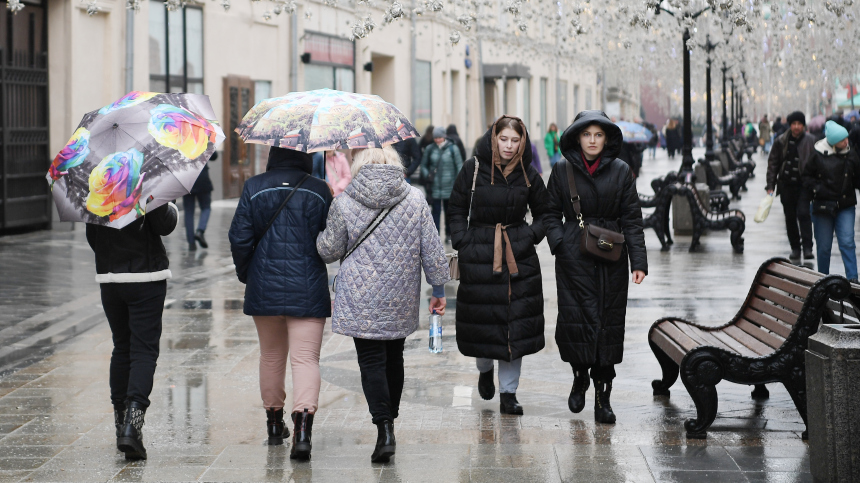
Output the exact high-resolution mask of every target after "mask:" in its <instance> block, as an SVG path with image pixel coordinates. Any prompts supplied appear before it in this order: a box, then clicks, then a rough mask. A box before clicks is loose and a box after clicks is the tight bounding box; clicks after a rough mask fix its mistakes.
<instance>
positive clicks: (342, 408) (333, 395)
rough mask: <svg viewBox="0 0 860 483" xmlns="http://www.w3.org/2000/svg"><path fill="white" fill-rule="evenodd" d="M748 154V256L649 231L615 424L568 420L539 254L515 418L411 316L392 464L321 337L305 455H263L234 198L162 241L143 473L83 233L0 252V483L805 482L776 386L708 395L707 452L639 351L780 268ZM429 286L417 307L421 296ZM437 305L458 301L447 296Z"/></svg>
mask: <svg viewBox="0 0 860 483" xmlns="http://www.w3.org/2000/svg"><path fill="white" fill-rule="evenodd" d="M696 154H697V155H700V154H701V151H700V150H697V152H696ZM755 159H756V160H757V162H758V164H759V165H758V167H757V169H756V174H757V176H756V178H754V179H752V180H750V181H749V183H748V186H749V189H750V191H749V192H748V193H743V199H742V200H741V201H739V202H733V203H732V207H733V208H740V209H741V210H743V211H744V212H745V213H746V215H747V220H748V222H747V229H746V232H745V235H744V236H745V238H746V250H745V253H744V254H741V255H739V254H735V253H733V251H732V249H731V244H730V242H729V235H728V232H713V233H711V234H709V235H708V236H705V237H703V238H702V240H701V241H702V245H701V247H700V249H699V251H698V252H697V253H688V252H687V249H688V248H689V243H690V237H681V236H678V237H675V240H676V242H675V245H674V246H673V247H672V249H671V250H670V251H669V252H660V250H659V248H660V244H659V242H658V241H657V238H656V236H655V235H654V233H653V231H651V230H648V231H647V232H646V242H647V244H648V247H649V251H648V255H649V262H650V274H649V276H648V278H646V280H645V282H644V283H643V285H641V286H634V287H631V291H630V297H631V298H630V303H629V309H628V318H627V333H626V345H625V359H624V362H623V363H622V364H621V365H619V367H618V368H617V372H618V378H617V379H616V380H615V383H614V390H613V393H612V405H613V408H614V409H615V412H616V414H617V415H618V422H617V424H615V425H614V426H607V425H599V424H596V423H595V422H594V420H593V419H594V416H593V411H592V409H591V407H592V404H593V390H592V391H589V395H588V399H587V404H586V409H585V410H584V411H583V412H582V413H580V414H572V413H570V412H569V411H568V409H567V396H568V393H569V391H570V385H571V382H572V374H571V370H570V367H569V366H567V365H566V364H564V363H563V362H562V361H561V360H560V359H559V357H558V349H557V347H556V346H555V341H554V338H553V334H554V331H555V318H556V315H557V300H556V288H555V276H554V270H553V259H552V257H551V255H550V253H549V248H548V247H547V245H546V243H545V242H544V243H543V244H541V246H540V247H539V255H540V257H541V262H542V264H543V270H544V295H545V300H546V319H547V324H546V339H547V347H546V348H545V349H544V350H542V351H541V352H540V353H538V354H535V355H532V356H527V357H526V358H525V359H524V362H523V370H522V379H521V381H520V386H519V390H518V392H517V396H518V398H519V400H520V402H521V403H522V404H523V406H524V408H525V415H524V416H520V417H518V416H508V415H500V414H499V411H498V409H499V408H498V396H497V397H496V398H495V399H493V400H492V401H484V400H482V399H481V398H480V396H478V392H477V389H476V383H477V378H478V373H477V370H476V369H475V365H474V360H473V359H470V358H466V357H463V356H461V355H460V354H459V352H458V351H457V350H456V343H455V340H454V334H455V329H454V317H453V314H454V310H451V311H450V312H449V315H446V316H445V318H444V337H443V340H444V345H445V350H444V352H443V353H441V354H430V353H429V352H428V350H427V342H428V341H427V329H426V327H427V321H426V319H422V325H421V327H422V328H421V330H419V331H418V332H416V333H415V334H413V335H412V336H410V337H409V338H408V339H407V343H406V352H405V360H406V385H405V389H404V397H403V406H402V409H401V411H400V417H399V419H398V420H397V422H396V426H395V431H396V434H397V440H398V443H399V444H398V447H397V456H396V457H395V458H394V459H393V460H392V462H391V463H388V464H371V463H370V453H371V451H372V449H373V445H374V443H375V440H376V430H375V427H374V426H373V425H372V424H371V423H370V416H369V414H368V412H367V406H366V403H365V400H364V397H363V395H362V392H361V381H360V377H359V372H358V366H357V363H356V358H355V349H354V346H353V344H352V341H351V340H350V339H348V338H346V337H342V336H339V335H335V334H332V333H331V331H330V330H329V327H328V325H327V329H326V332H325V336H324V339H323V347H322V354H321V361H320V365H321V373H322V379H323V384H322V390H321V394H320V409H319V411H318V413H317V416H316V420H315V424H314V450H313V458H312V460H311V461H310V462H295V461H291V460H290V459H289V446H288V445H284V446H279V447H269V446H266V445H265V414H264V411H263V409H262V407H261V406H262V404H261V401H260V396H259V386H258V380H257V377H258V369H257V366H258V357H259V350H258V343H257V336H256V331H255V329H254V325H253V323H252V321H251V319H250V317H247V316H245V315H243V314H242V310H241V307H242V296H243V285H241V284H240V283H239V282H238V281H237V280H236V278H235V275H234V274H233V272H232V266H231V259H230V255H229V244H228V241H227V237H226V231H227V228H228V227H229V223H230V220H231V217H232V212H233V209H234V208H235V202H231V201H222V202H217V203H215V207H214V209H213V214H212V219H211V222H210V227H209V230H207V239H208V240H209V242H210V248H209V249H208V250H202V249H200V250H198V251H197V252H196V253H189V252H188V251H187V246H186V243H185V240H184V231H183V230H181V227H180V229H177V231H176V232H175V233H173V234H172V235H171V236H170V237H168V238H167V239H166V240H165V243H166V245H167V246H168V251H169V254H170V259H171V269H172V270H173V273H174V279H173V280H172V281H171V282H170V283H169V284H168V285H169V289H168V301H167V303H166V309H165V312H164V334H163V337H162V341H161V351H162V352H161V357H160V358H159V365H158V370H157V372H156V381H155V387H154V390H153V393H152V397H151V399H152V406H151V408H150V410H149V411H148V413H147V418H146V426H145V428H144V434H145V441H146V444H147V448H148V450H149V460H147V461H142V462H127V461H126V460H125V459H124V458H123V456H122V454H121V453H118V452H117V451H116V449H115V446H114V442H115V438H114V434H113V432H114V428H113V419H112V408H111V406H110V401H109V397H108V394H109V391H108V378H107V374H108V363H109V357H110V351H111V349H112V344H111V338H110V330H109V328H108V326H107V323H106V320H105V318H104V315H103V313H102V311H101V307H100V305H99V304H100V300H99V295H98V286H97V284H96V283H95V282H94V272H95V270H94V264H93V255H92V252H91V251H90V249H89V247H88V246H87V244H86V240H85V237H84V230H83V226H82V225H77V227H76V229H75V230H73V231H66V230H53V231H48V232H39V233H31V234H26V235H20V236H12V237H6V238H0V267H2V277H0V481H337V482H343V481H386V482H406V481H432V482H448V481H476V482H482V481H493V482H498V481H599V482H602V481H606V482H618V481H630V482H651V481H660V482H662V481H677V482H684V481H701V480H708V481H711V482H721V481H731V482H744V481H749V482H760V481H761V482H764V481H768V482H783V481H785V482H788V481H792V482H794V481H811V476H810V474H809V452H808V447H807V444H806V443H805V442H803V441H802V440H801V438H800V433H801V431H803V429H804V426H803V423H802V421H801V419H800V416H799V415H798V413H797V411H796V410H795V408H794V405H793V403H792V402H791V399H790V398H789V396H788V393H787V392H786V391H785V390H784V389H783V388H782V387H781V386H779V385H770V386H769V389H770V394H771V397H770V399H768V400H766V401H763V402H756V401H753V400H752V399H751V398H750V390H751V388H750V387H747V386H739V385H735V384H731V383H727V382H723V383H721V384H720V385H719V386H718V391H719V404H720V407H719V413H718V416H717V419H716V421H715V423H714V424H713V426H712V427H711V428H710V430H709V432H708V438H707V439H706V440H687V439H686V437H685V432H684V429H683V421H684V420H685V419H686V418H689V417H693V416H694V414H695V409H694V406H693V403H692V400H691V399H690V398H689V396H688V395H687V394H686V391H685V390H684V387H683V384H682V383H681V382H680V381H679V382H677V383H676V384H675V386H673V388H672V396H671V398H665V397H654V396H652V394H651V380H652V379H655V378H658V377H659V376H660V367H659V365H658V363H657V361H656V359H655V358H654V356H653V355H652V353H651V350H650V348H649V347H648V343H647V340H646V334H647V330H648V328H649V327H650V325H651V324H652V323H653V322H654V321H655V320H656V319H658V318H660V317H663V316H667V315H673V316H681V317H685V318H688V319H690V320H694V321H697V322H699V323H703V324H711V325H717V324H720V323H724V322H726V321H728V320H729V319H730V318H731V317H732V316H733V315H734V314H735V312H736V311H737V310H738V308H739V307H740V305H741V303H742V301H743V299H744V297H745V296H746V292H747V290H748V288H749V284H750V283H751V281H752V278H753V276H754V274H755V271H756V270H757V269H758V267H759V265H760V264H761V263H762V262H763V261H764V260H766V259H767V258H769V257H772V256H777V255H782V256H786V255H787V254H788V251H789V247H788V242H787V239H786V238H785V234H784V233H785V228H784V225H783V218H782V213H781V206H780V205H779V203H777V204H776V205H775V206H774V208H773V210H772V212H771V215H770V218H769V219H768V220H767V222H766V223H764V224H756V223H754V222H753V221H752V217H753V215H754V213H755V210H756V208H757V206H758V202H759V201H760V199H761V197H762V195H763V193H764V191H763V186H764V172H765V164H766V162H765V160H764V158H763V157H762V156H761V155H757V156H756V158H755ZM679 164H680V158H676V160H674V161H669V160H667V159H666V158H665V152H663V153H658V159H656V160H650V159H648V158H647V153H646V160H645V163H644V166H643V169H642V176H641V180H642V181H640V183H639V186H640V189H641V190H642V192H643V193H647V194H650V193H651V189H650V186H649V184H650V180H651V178H653V177H655V176H658V175H662V174H665V172H667V171H669V170H674V169H677V167H678V165H679ZM838 257H839V255H838V251H837V250H834V258H833V261H832V263H831V267H832V269H833V272H834V273H844V272H843V269H842V263H841V259H839V258H838ZM330 273H331V274H334V273H336V267H331V268H330ZM422 290H423V291H424V293H425V294H426V296H427V297H429V294H430V287H428V286H426V284H425V286H424V287H423V288H422ZM446 291H447V293H448V295H449V306H454V305H455V298H456V282H455V283H449V284H448V286H447V287H446ZM426 303H427V302H426V300H425V301H424V304H425V306H426ZM422 313H423V312H422ZM288 377H289V373H288ZM288 388H289V381H288ZM288 400H289V394H288Z"/></svg>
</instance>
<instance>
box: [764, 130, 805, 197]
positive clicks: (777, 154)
mask: <svg viewBox="0 0 860 483" xmlns="http://www.w3.org/2000/svg"><path fill="white" fill-rule="evenodd" d="M790 136H791V130H788V131H785V132H784V133H783V134H780V135H779V136H777V137H776V138H775V139H774V140H773V146H772V147H771V149H770V154H769V155H768V156H767V183H766V185H765V189H766V190H768V191H770V190H772V189H773V188H774V187H775V186H776V185H777V183H779V182H780V181H781V180H780V179H779V178H780V176H781V174H782V173H780V170H782V164H783V163H784V162H785V157H786V156H787V155H788V138H789V137H790ZM814 145H815V137H814V136H813V135H812V134H809V133H808V132H804V133H803V137H801V139H800V142H798V143H797V156H798V159H799V161H798V166H799V167H800V173H801V176H802V173H803V168H804V167H805V166H806V163H807V162H808V161H809V159H810V158H811V157H812V154H813V152H814V151H815V149H814V147H813V146H814Z"/></svg>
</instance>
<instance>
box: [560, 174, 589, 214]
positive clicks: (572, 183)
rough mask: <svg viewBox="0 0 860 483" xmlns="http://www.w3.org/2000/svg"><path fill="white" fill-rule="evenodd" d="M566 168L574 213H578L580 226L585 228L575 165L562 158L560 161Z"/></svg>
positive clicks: (568, 190)
mask: <svg viewBox="0 0 860 483" xmlns="http://www.w3.org/2000/svg"><path fill="white" fill-rule="evenodd" d="M559 162H561V163H564V164H562V167H563V168H564V171H565V173H567V193H568V197H569V198H570V205H571V206H572V207H573V214H574V215H576V219H577V221H579V227H580V228H585V224H584V223H583V222H582V209H581V206H580V201H581V200H580V198H579V192H578V191H577V190H576V179H575V178H574V177H573V166H571V164H570V162H568V161H567V159H562V160H561V161H559Z"/></svg>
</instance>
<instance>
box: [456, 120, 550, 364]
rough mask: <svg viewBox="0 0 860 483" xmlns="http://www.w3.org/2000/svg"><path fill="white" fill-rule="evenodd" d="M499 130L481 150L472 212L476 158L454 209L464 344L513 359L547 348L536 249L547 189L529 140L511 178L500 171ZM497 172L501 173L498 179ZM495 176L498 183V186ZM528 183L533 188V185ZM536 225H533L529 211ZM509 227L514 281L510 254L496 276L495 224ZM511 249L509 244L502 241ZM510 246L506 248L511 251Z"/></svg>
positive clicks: (471, 350)
mask: <svg viewBox="0 0 860 483" xmlns="http://www.w3.org/2000/svg"><path fill="white" fill-rule="evenodd" d="M491 132H492V128H490V131H487V133H486V134H484V137H483V139H482V141H481V142H480V143H479V145H478V149H477V158H478V161H479V167H478V180H477V183H476V187H475V199H474V200H473V201H472V217H471V222H470V223H468V224H467V221H466V217H467V216H468V214H469V201H470V194H471V193H470V192H471V189H472V176H473V174H474V173H475V160H474V159H471V158H470V159H469V160H468V161H466V163H465V164H464V165H463V169H462V170H460V174H458V175H457V179H456V181H455V182H454V190H453V192H452V193H451V199H450V201H449V204H448V220H449V221H450V223H451V242H452V246H453V247H454V249H456V250H458V252H459V261H460V287H459V289H458V291H457V345H458V347H459V349H460V352H461V353H462V354H463V355H466V356H470V357H485V358H489V359H497V360H505V361H511V360H514V359H519V358H520V357H523V356H524V355H528V354H533V353H535V352H537V351H539V350H541V349H543V347H544V345H545V343H546V341H545V340H544V334H543V332H544V316H543V306H544V300H543V280H542V279H541V271H540V260H539V259H538V255H537V252H536V251H535V245H536V244H538V243H540V241H541V240H542V239H543V237H544V232H545V229H544V223H543V218H544V214H545V213H546V207H547V199H546V188H545V186H544V183H543V179H542V178H541V177H540V174H538V172H537V171H536V170H535V169H534V168H533V167H532V166H531V145H530V143H529V141H528V137H526V139H525V142H526V145H525V151H524V152H523V157H522V160H521V163H522V164H523V166H524V168H525V169H523V166H515V169H514V170H513V171H512V172H511V173H510V174H509V175H508V177H507V179H505V177H504V176H503V175H502V171H501V170H500V169H499V168H498V167H495V166H493V165H492V148H491V139H492V134H491ZM493 171H495V172H494V173H493ZM491 173H493V175H492V177H493V180H492V181H491ZM526 177H528V180H529V184H531V187H529V186H527V185H526ZM529 210H531V213H532V217H533V221H532V224H531V225H528V224H526V222H525V216H526V212H527V211H529ZM497 223H501V224H502V225H505V226H508V225H514V226H510V228H508V229H507V234H508V237H509V239H510V242H511V249H512V252H513V255H514V258H515V260H516V266H517V269H518V274H517V275H516V276H515V277H511V274H510V271H509V270H508V267H507V265H506V264H505V263H504V256H502V257H501V260H502V263H501V271H500V273H493V262H494V243H495V239H496V230H495V225H496V224H497ZM502 243H503V244H504V242H502ZM503 246H504V245H503Z"/></svg>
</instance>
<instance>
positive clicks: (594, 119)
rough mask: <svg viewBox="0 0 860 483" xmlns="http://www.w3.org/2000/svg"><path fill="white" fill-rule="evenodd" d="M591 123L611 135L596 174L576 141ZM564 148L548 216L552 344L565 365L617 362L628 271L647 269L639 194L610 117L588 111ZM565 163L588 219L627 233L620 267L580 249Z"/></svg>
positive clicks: (552, 184) (555, 172)
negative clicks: (554, 316) (554, 297)
mask: <svg viewBox="0 0 860 483" xmlns="http://www.w3.org/2000/svg"><path fill="white" fill-rule="evenodd" d="M594 123H597V124H600V125H601V127H602V128H603V130H604V131H605V132H606V133H607V144H606V146H605V147H604V150H603V154H602V156H601V161H600V165H599V166H598V168H597V171H595V173H594V176H592V175H590V174H588V171H587V170H586V168H585V164H584V163H583V162H582V157H581V155H580V148H579V141H578V140H579V133H580V131H582V130H583V129H585V128H586V127H588V126H589V125H590V124H594ZM560 144H561V152H562V154H563V155H564V157H565V159H567V163H556V165H555V166H553V169H552V175H551V176H550V179H549V184H548V186H547V191H548V192H549V214H548V215H547V217H546V224H547V241H548V242H549V246H550V249H551V250H552V253H553V254H554V255H555V257H556V258H555V272H556V284H557V287H558V323H557V325H556V330H555V340H556V343H557V344H558V349H559V353H560V354H561V358H562V360H564V361H565V362H569V363H572V364H577V365H588V366H595V365H598V366H606V365H611V364H618V363H620V362H621V359H622V356H623V352H624V319H625V316H626V313H627V285H628V281H629V277H630V271H631V270H642V271H643V272H645V273H647V272H648V259H647V254H646V252H645V236H644V232H643V228H642V210H641V208H640V207H639V195H638V194H637V192H636V184H635V182H634V180H633V176H632V175H631V172H630V167H629V166H628V165H627V164H626V163H625V162H624V161H621V160H620V159H616V158H615V156H616V155H617V154H618V151H619V150H620V148H621V131H620V130H619V129H618V127H617V126H615V125H614V124H612V122H610V121H609V119H606V118H604V117H603V116H602V115H600V114H596V113H594V111H586V113H585V114H584V115H583V116H582V117H578V119H577V120H576V121H574V123H573V124H572V125H571V126H570V127H569V128H567V130H566V131H565V132H564V134H563V135H562V137H561V143H560ZM564 164H567V165H568V166H570V167H572V169H573V170H574V177H575V179H576V188H577V190H578V191H579V196H580V197H581V199H582V202H581V206H582V208H581V209H582V215H583V218H584V219H585V221H587V222H589V223H594V224H596V225H599V226H603V227H606V228H611V229H613V230H616V231H621V232H623V233H624V238H625V249H624V250H625V251H624V254H623V255H622V257H621V259H619V260H618V261H617V262H615V263H608V262H600V261H595V260H594V259H593V258H591V257H588V256H586V255H584V254H582V252H581V251H580V247H579V245H580V237H581V236H582V231H581V228H580V227H579V223H578V222H576V219H575V218H574V215H573V207H572V206H571V203H570V198H569V197H568V189H567V173H566V172H565V171H564V167H563V165H564ZM563 218H564V221H562V219H563ZM628 258H629V261H630V266H629V269H628Z"/></svg>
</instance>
